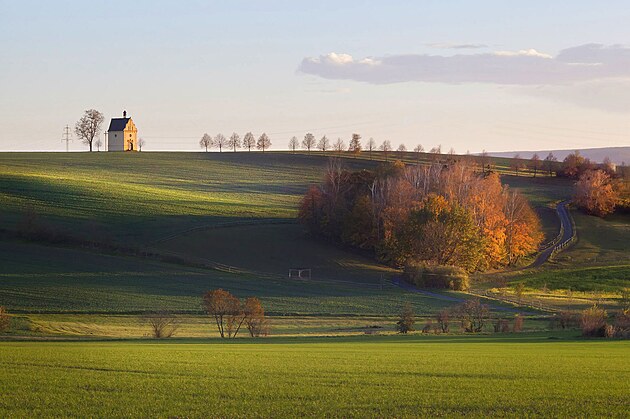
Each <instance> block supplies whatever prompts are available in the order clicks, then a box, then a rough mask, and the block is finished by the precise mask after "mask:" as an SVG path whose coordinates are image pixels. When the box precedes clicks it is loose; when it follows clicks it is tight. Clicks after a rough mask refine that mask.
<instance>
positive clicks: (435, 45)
mask: <svg viewBox="0 0 630 419" xmlns="http://www.w3.org/2000/svg"><path fill="white" fill-rule="evenodd" d="M424 45H425V46H427V47H429V48H438V49H479V48H487V47H488V46H487V45H486V44H454V43H451V42H435V43H431V44H424Z"/></svg>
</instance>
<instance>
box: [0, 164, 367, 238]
mask: <svg viewBox="0 0 630 419" xmlns="http://www.w3.org/2000/svg"><path fill="white" fill-rule="evenodd" d="M325 164H326V160H325V159H322V158H319V157H316V156H312V157H311V156H303V155H295V156H292V155H288V154H286V153H265V154H264V155H263V154H262V153H251V154H249V153H236V154H234V153H233V154H230V153H135V154H133V153H120V154H117V153H80V154H77V153H70V154H64V153H58V154H53V153H0V202H1V203H2V209H3V211H2V218H0V226H3V227H5V228H11V227H14V226H16V225H17V224H19V223H20V221H21V219H22V218H23V214H24V212H25V211H26V208H28V207H31V208H33V209H34V210H35V212H36V214H37V215H38V218H39V222H40V223H42V224H45V225H46V226H50V227H54V228H57V229H60V230H62V231H63V232H65V233H67V234H71V235H77V236H87V235H91V236H94V235H98V236H99V237H100V238H101V239H104V240H109V241H114V242H117V243H121V242H122V243H126V244H129V242H132V243H144V242H147V241H151V240H155V239H158V238H160V237H162V236H166V235H169V234H171V233H173V232H177V231H180V230H185V229H187V228H191V227H196V226H199V225H205V224H215V223H220V222H225V221H234V220H241V219H251V218H254V219H259V218H273V219H278V218H295V216H296V214H297V212H296V211H297V210H296V207H297V202H298V200H299V198H300V196H301V195H303V193H304V191H305V190H306V188H307V186H308V185H309V184H310V183H314V182H317V181H319V180H320V179H321V175H322V169H323V167H324V166H325ZM368 164H369V163H365V162H363V161H361V160H357V161H349V162H348V165H349V166H350V167H353V168H360V167H366V165H368Z"/></svg>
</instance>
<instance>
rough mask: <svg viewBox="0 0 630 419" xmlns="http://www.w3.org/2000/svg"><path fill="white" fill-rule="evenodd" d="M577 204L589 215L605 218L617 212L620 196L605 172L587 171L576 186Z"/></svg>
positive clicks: (575, 198)
mask: <svg viewBox="0 0 630 419" xmlns="http://www.w3.org/2000/svg"><path fill="white" fill-rule="evenodd" d="M574 200H575V203H576V204H577V205H578V206H579V207H581V208H584V209H585V210H586V212H588V213H589V214H593V215H596V216H598V217H604V216H606V215H608V214H610V213H612V212H613V211H614V210H615V206H616V205H617V202H618V201H619V194H618V192H617V190H616V189H615V187H614V185H613V183H612V180H611V178H610V176H609V175H608V174H607V173H606V172H605V171H603V170H587V171H586V172H584V173H583V174H582V176H580V180H578V182H577V184H576V190H575V197H574Z"/></svg>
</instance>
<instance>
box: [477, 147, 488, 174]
mask: <svg viewBox="0 0 630 419" xmlns="http://www.w3.org/2000/svg"><path fill="white" fill-rule="evenodd" d="M479 164H481V172H482V173H486V166H487V167H488V170H490V157H489V156H488V152H487V151H486V150H483V151H482V152H481V154H480V155H479Z"/></svg>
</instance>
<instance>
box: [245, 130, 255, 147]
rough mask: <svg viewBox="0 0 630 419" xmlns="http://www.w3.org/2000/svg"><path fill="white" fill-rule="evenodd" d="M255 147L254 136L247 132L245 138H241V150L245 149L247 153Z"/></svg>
mask: <svg viewBox="0 0 630 419" xmlns="http://www.w3.org/2000/svg"><path fill="white" fill-rule="evenodd" d="M255 146H256V138H255V137H254V134H252V133H251V132H248V133H247V134H245V137H243V148H247V151H252V147H255Z"/></svg>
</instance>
